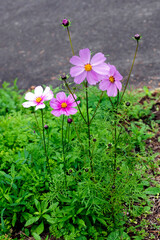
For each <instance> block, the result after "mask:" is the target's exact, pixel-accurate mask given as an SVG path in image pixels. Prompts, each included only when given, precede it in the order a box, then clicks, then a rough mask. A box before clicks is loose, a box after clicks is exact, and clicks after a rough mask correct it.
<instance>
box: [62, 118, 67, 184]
mask: <svg viewBox="0 0 160 240" xmlns="http://www.w3.org/2000/svg"><path fill="white" fill-rule="evenodd" d="M63 128H64V114H63V118H62V157H63V163H64V182H65V186H67V180H66V159H65V152H64V136H63Z"/></svg>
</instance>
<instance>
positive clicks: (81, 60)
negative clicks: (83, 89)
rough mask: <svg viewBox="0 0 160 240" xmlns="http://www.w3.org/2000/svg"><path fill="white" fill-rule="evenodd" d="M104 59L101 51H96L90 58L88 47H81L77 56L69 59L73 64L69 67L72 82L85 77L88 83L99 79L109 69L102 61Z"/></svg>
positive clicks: (93, 83)
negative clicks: (72, 78)
mask: <svg viewBox="0 0 160 240" xmlns="http://www.w3.org/2000/svg"><path fill="white" fill-rule="evenodd" d="M105 60H106V58H105V57H104V54H103V53H97V54H95V55H94V56H93V57H92V59H91V52H90V50H89V49H88V48H85V49H81V50H80V51H79V57H78V56H73V57H72V58H71V59H70V63H72V64H73V65H75V67H72V68H71V69H70V75H71V77H74V82H75V83H77V84H80V83H81V82H83V81H84V79H85V78H87V81H88V83H89V84H91V85H95V84H96V83H97V82H99V81H100V80H101V79H100V75H106V74H107V73H108V71H109V67H108V65H107V64H106V63H104V62H105Z"/></svg>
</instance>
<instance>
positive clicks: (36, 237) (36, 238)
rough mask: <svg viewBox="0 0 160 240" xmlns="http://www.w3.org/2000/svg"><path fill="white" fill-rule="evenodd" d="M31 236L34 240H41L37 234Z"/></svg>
mask: <svg viewBox="0 0 160 240" xmlns="http://www.w3.org/2000/svg"><path fill="white" fill-rule="evenodd" d="M32 236H33V237H34V239H35V240H41V237H40V236H39V235H38V234H37V233H35V232H34V233H32Z"/></svg>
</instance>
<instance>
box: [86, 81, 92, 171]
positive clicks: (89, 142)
mask: <svg viewBox="0 0 160 240" xmlns="http://www.w3.org/2000/svg"><path fill="white" fill-rule="evenodd" d="M86 111H87V127H88V155H89V159H90V167H91V172H92V173H93V160H92V158H91V151H90V148H91V139H90V121H89V107H88V82H87V81H86Z"/></svg>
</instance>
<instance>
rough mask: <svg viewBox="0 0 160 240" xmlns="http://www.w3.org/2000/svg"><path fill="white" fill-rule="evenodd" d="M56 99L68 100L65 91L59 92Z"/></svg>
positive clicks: (60, 101) (60, 100)
mask: <svg viewBox="0 0 160 240" xmlns="http://www.w3.org/2000/svg"><path fill="white" fill-rule="evenodd" d="M56 99H57V101H58V102H59V103H62V102H65V101H66V100H67V97H66V94H65V93H64V92H59V93H57V95H56Z"/></svg>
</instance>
